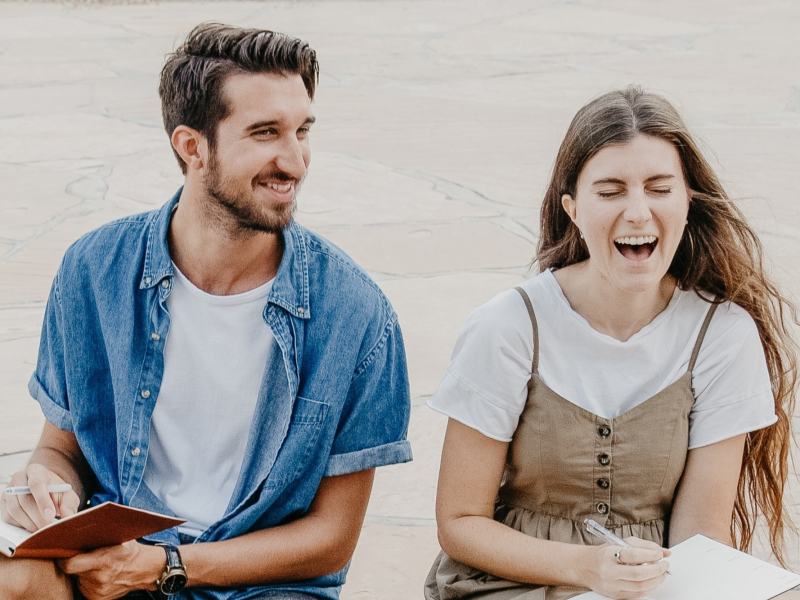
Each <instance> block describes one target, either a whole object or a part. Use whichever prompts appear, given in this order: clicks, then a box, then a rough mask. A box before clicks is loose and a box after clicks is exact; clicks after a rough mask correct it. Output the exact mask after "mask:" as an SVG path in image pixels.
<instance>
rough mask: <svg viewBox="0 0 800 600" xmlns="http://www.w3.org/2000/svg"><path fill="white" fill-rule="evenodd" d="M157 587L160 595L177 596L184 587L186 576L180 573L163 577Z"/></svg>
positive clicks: (176, 572)
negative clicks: (159, 589)
mask: <svg viewBox="0 0 800 600" xmlns="http://www.w3.org/2000/svg"><path fill="white" fill-rule="evenodd" d="M159 587H160V588H161V593H162V594H167V595H169V594H177V593H178V592H180V591H181V590H182V589H183V588H185V587H186V575H184V574H183V573H181V572H180V571H175V572H172V573H170V574H169V575H167V576H166V577H164V579H163V580H162V581H161V585H160V586H159Z"/></svg>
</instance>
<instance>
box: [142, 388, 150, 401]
mask: <svg viewBox="0 0 800 600" xmlns="http://www.w3.org/2000/svg"><path fill="white" fill-rule="evenodd" d="M140 393H141V395H142V398H144V399H145V400H147V399H148V398H149V397H150V390H142V391H141V392H140Z"/></svg>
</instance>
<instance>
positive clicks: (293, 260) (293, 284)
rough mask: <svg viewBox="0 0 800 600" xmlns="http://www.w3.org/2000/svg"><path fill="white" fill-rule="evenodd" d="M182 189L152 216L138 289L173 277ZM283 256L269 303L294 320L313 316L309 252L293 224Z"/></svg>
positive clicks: (287, 231) (286, 232)
mask: <svg viewBox="0 0 800 600" xmlns="http://www.w3.org/2000/svg"><path fill="white" fill-rule="evenodd" d="M182 191H183V188H182V187H181V188H180V189H179V190H178V191H177V192H175V195H174V196H172V198H171V199H170V201H169V202H167V203H166V204H165V205H164V206H162V207H161V208H160V209H158V210H156V211H155V212H154V213H153V216H152V217H151V219H150V222H149V223H148V228H147V246H146V249H145V256H144V268H143V269H142V279H141V281H140V282H139V289H148V288H151V287H155V286H157V285H159V284H160V282H161V281H163V280H164V279H165V278H168V277H170V278H171V277H173V276H174V275H175V270H174V268H173V266H172V258H171V257H170V254H169V243H168V239H169V223H170V221H171V219H172V212H173V211H174V210H175V208H176V207H177V205H178V201H179V200H180V197H181V192H182ZM281 234H282V236H283V257H282V258H281V263H280V265H279V266H278V273H277V274H276V275H275V280H274V281H273V284H272V289H271V290H270V293H269V297H268V299H267V300H268V302H270V303H272V304H277V305H278V306H281V307H282V308H284V309H286V310H287V311H288V312H290V313H291V314H293V315H294V316H295V317H298V318H300V319H308V318H310V317H311V310H310V307H309V293H308V249H307V248H306V240H305V236H304V234H303V228H302V227H301V226H300V225H298V224H297V223H295V222H294V221H292V222H291V223H290V224H289V226H288V227H286V228H285V229H284V230H283V231H282V232H281Z"/></svg>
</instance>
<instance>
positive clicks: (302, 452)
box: [270, 396, 330, 485]
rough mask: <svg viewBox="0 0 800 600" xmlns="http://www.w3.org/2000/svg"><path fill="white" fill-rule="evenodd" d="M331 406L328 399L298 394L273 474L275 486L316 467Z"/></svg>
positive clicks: (272, 479)
mask: <svg viewBox="0 0 800 600" xmlns="http://www.w3.org/2000/svg"><path fill="white" fill-rule="evenodd" d="M329 408H330V406H329V405H328V403H327V402H320V401H318V400H311V399H310V398H303V397H302V396H297V398H296V399H295V402H294V406H293V407H292V416H291V419H290V421H289V429H288V431H287V432H286V438H285V439H284V440H283V444H282V445H281V449H280V451H279V452H278V457H277V459H276V461H275V465H274V466H273V469H272V473H271V475H270V480H271V483H272V484H273V485H277V484H281V483H286V482H287V481H291V480H294V479H296V478H297V477H299V476H300V475H301V474H302V472H303V471H304V470H305V469H307V468H308V467H310V466H313V463H314V462H315V454H318V453H320V452H321V451H322V450H323V449H322V448H321V447H320V445H319V444H318V443H317V442H318V440H319V437H320V434H321V433H322V431H323V430H324V429H325V424H326V422H327V416H328V410H329ZM325 456H326V457H327V453H325Z"/></svg>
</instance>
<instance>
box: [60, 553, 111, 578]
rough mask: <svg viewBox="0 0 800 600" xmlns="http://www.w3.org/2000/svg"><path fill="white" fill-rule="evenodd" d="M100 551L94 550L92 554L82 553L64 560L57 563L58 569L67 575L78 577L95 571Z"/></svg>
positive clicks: (98, 562)
mask: <svg viewBox="0 0 800 600" xmlns="http://www.w3.org/2000/svg"><path fill="white" fill-rule="evenodd" d="M101 553H102V549H101V550H94V551H92V552H84V553H83V554H76V555H75V556H73V557H71V558H65V559H63V560H60V561H58V565H59V567H61V570H62V571H64V573H66V574H67V575H78V574H80V573H86V572H88V571H93V570H95V569H97V567H98V566H99V564H100V561H99V560H98V558H99V556H100V554H101Z"/></svg>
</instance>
